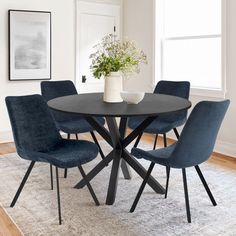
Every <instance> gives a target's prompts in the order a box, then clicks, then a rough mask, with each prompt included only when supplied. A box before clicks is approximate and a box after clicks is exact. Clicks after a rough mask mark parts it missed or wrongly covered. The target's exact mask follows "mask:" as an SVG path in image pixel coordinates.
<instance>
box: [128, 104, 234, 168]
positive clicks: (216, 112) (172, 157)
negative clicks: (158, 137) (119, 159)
mask: <svg viewBox="0 0 236 236" xmlns="http://www.w3.org/2000/svg"><path fill="white" fill-rule="evenodd" d="M229 103H230V102H229V100H225V101H222V102H211V101H203V102H200V103H198V104H197V105H196V106H195V107H194V109H193V111H192V112H191V114H190V116H189V119H188V121H187V122H186V125H185V126H184V129H183V131H182V133H181V135H180V137H179V140H178V141H177V142H176V143H175V144H173V145H171V146H169V147H167V148H161V149H156V150H152V151H148V152H147V151H143V150H141V149H138V148H133V149H132V154H133V155H134V156H135V157H137V158H144V159H147V160H149V161H152V162H154V163H158V164H161V165H164V166H168V167H171V168H186V167H191V166H196V165H198V164H200V163H202V162H204V161H206V160H207V159H208V158H209V157H210V155H211V153H212V151H213V148H214V145H215V141H216V137H217V134H218V131H219V129H220V125H221V123H222V121H223V118H224V116H225V113H226V111H227V109H228V106H229Z"/></svg>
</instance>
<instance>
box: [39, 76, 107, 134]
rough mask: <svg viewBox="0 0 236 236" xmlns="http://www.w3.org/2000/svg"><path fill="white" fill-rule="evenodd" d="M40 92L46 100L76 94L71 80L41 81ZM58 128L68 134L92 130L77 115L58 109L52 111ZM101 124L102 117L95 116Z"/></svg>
mask: <svg viewBox="0 0 236 236" xmlns="http://www.w3.org/2000/svg"><path fill="white" fill-rule="evenodd" d="M41 92H42V96H43V97H44V99H45V100H46V101H47V102H48V101H49V100H51V99H54V98H57V97H63V96H68V95H74V94H78V93H77V91H76V88H75V86H74V84H73V82H72V81H70V80H64V81H43V82H42V83H41ZM52 113H53V116H54V118H55V120H56V122H57V127H58V129H59V130H61V131H63V132H65V133H68V134H77V133H86V132H90V131H92V130H93V128H92V127H91V126H90V124H89V123H88V122H87V121H86V120H85V119H84V118H83V117H82V116H79V115H75V114H67V113H64V112H59V111H52ZM97 120H98V122H99V123H100V124H102V125H104V124H105V120H104V119H103V118H101V117H100V118H97Z"/></svg>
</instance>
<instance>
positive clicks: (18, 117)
mask: <svg viewBox="0 0 236 236" xmlns="http://www.w3.org/2000/svg"><path fill="white" fill-rule="evenodd" d="M6 105H7V108H8V113H9V117H10V121H11V125H12V130H13V135H14V140H15V144H16V148H17V152H18V154H19V155H20V157H22V158H24V159H27V160H32V161H41V162H47V163H50V164H53V165H55V166H57V167H61V168H71V167H76V166H79V165H82V164H84V163H86V162H89V161H91V160H93V159H94V158H96V156H97V154H98V147H97V145H95V144H94V143H92V142H89V141H74V140H64V139H62V138H61V136H60V134H59V132H58V130H57V128H56V125H55V122H54V119H53V116H52V114H51V112H50V110H49V108H48V106H47V104H46V102H45V100H44V99H43V97H42V96H40V95H30V96H19V97H7V98H6Z"/></svg>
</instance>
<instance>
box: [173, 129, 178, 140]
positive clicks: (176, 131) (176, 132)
mask: <svg viewBox="0 0 236 236" xmlns="http://www.w3.org/2000/svg"><path fill="white" fill-rule="evenodd" d="M173 130H174V133H175V136H176V138H177V139H179V132H178V130H177V129H176V128H174V129H173Z"/></svg>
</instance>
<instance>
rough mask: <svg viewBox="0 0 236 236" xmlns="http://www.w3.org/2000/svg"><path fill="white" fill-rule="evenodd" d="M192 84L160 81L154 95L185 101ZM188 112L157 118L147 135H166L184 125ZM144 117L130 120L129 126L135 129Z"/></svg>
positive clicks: (147, 130)
mask: <svg viewBox="0 0 236 236" xmlns="http://www.w3.org/2000/svg"><path fill="white" fill-rule="evenodd" d="M189 90H190V83H189V82H188V81H179V82H173V81H164V80H162V81H159V82H158V83H157V85H156V88H155V90H154V93H157V94H166V95H172V96H177V97H182V98H185V99H188V98H189ZM186 117H187V111H180V112H175V113H170V114H168V115H165V116H162V117H157V118H156V119H155V120H154V121H153V122H152V123H151V124H150V125H149V126H148V127H147V128H146V129H145V130H144V132H146V133H151V134H165V133H167V132H169V131H170V130H172V129H173V128H176V127H178V126H181V125H183V124H184V123H185V122H186ZM143 120H144V118H143V117H134V118H130V119H129V123H128V126H129V127H130V128H131V129H135V128H136V127H137V126H138V125H139V124H140V123H141V122H142V121H143Z"/></svg>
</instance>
